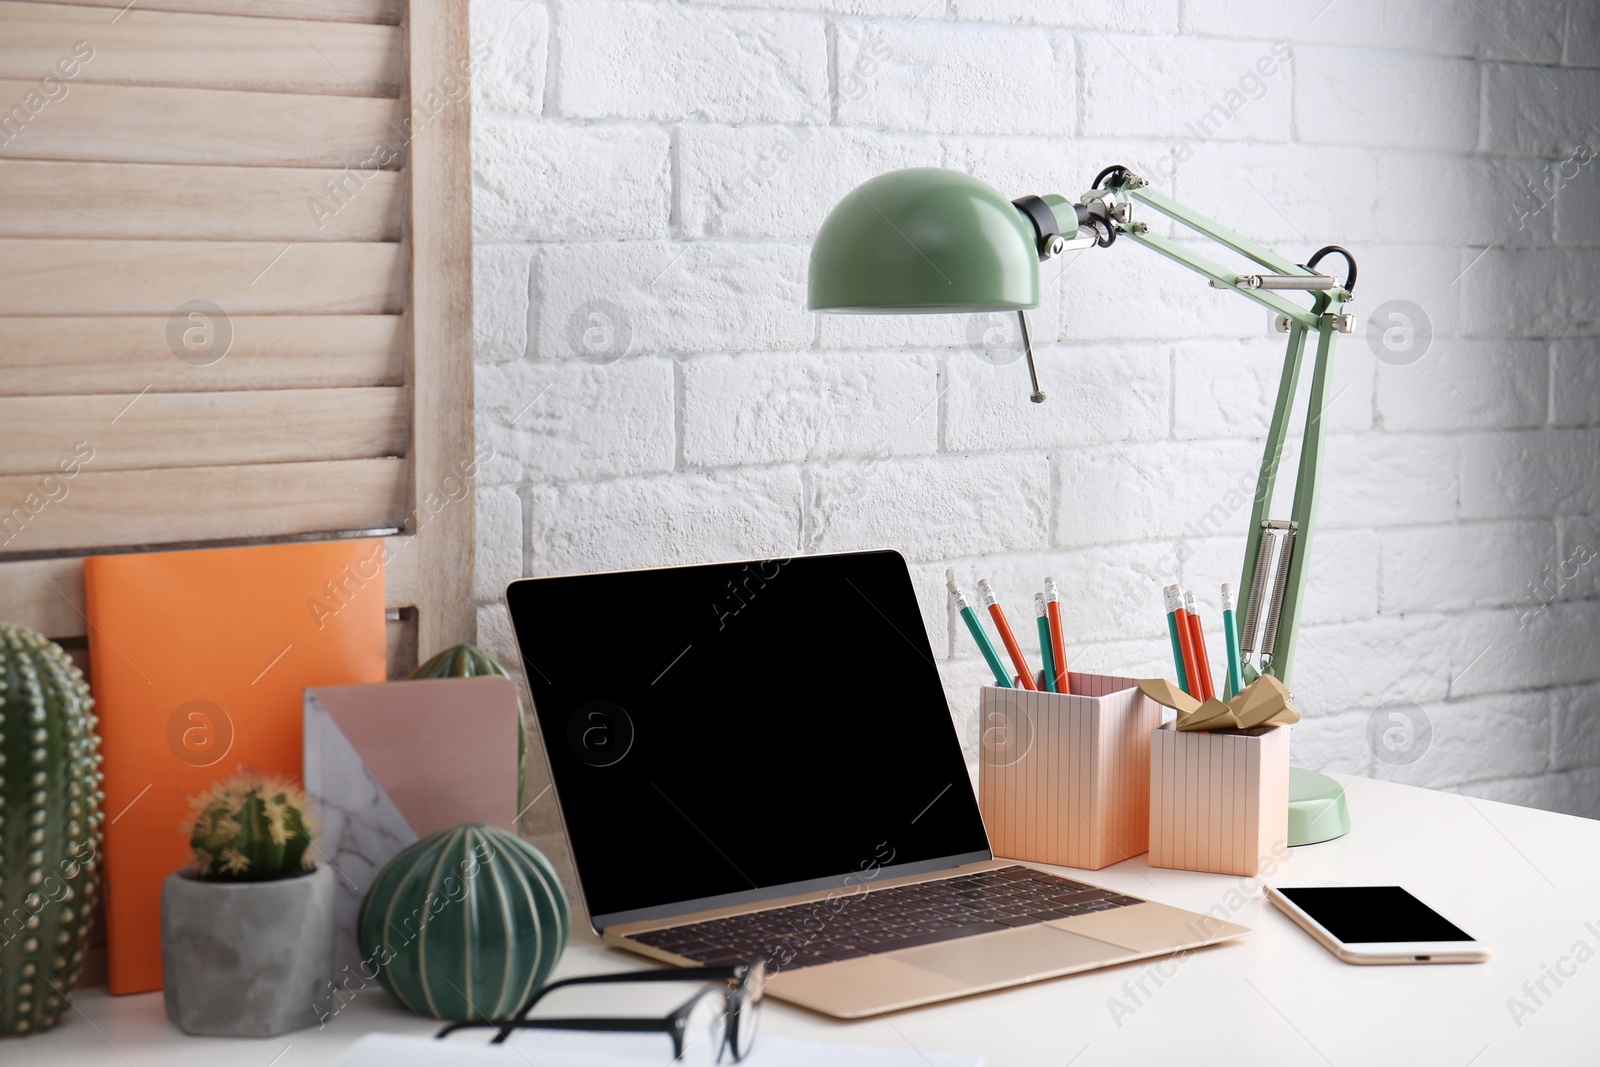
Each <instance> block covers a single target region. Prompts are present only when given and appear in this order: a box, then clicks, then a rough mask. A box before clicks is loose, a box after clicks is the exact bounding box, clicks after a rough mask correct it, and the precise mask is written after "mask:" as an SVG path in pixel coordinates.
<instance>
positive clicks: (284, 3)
mask: <svg viewBox="0 0 1600 1067" xmlns="http://www.w3.org/2000/svg"><path fill="white" fill-rule="evenodd" d="M61 3H64V4H79V5H83V6H85V7H97V8H107V7H110V8H119V9H120V8H124V7H127V6H128V4H127V0H61ZM139 6H140V7H142V8H145V9H147V10H150V11H199V12H209V13H213V14H221V15H253V16H256V17H259V18H286V19H295V20H301V19H305V20H311V21H315V20H325V21H329V22H371V23H383V24H386V25H394V24H396V23H398V22H399V21H400V13H401V11H402V10H404V3H403V0H270V2H268V0H139Z"/></svg>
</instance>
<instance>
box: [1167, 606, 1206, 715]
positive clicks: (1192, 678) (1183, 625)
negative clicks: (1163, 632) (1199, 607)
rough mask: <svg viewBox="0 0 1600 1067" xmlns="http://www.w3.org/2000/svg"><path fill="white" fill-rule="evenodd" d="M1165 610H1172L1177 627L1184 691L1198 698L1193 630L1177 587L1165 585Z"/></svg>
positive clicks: (1200, 697)
mask: <svg viewBox="0 0 1600 1067" xmlns="http://www.w3.org/2000/svg"><path fill="white" fill-rule="evenodd" d="M1167 610H1168V611H1170V612H1172V619H1173V621H1174V622H1175V623H1176V624H1177V628H1178V651H1179V652H1180V653H1181V654H1182V655H1183V678H1184V681H1185V682H1187V683H1188V685H1187V686H1185V691H1186V692H1187V693H1188V694H1189V695H1190V696H1192V697H1195V698H1197V699H1200V700H1204V699H1205V698H1204V697H1202V696H1200V692H1201V688H1200V681H1199V679H1200V675H1199V672H1198V670H1197V669H1196V667H1195V662H1194V631H1193V630H1192V629H1190V628H1189V613H1188V612H1187V611H1185V610H1184V607H1183V594H1182V593H1181V592H1179V591H1178V587H1177V586H1175V585H1173V586H1168V587H1167Z"/></svg>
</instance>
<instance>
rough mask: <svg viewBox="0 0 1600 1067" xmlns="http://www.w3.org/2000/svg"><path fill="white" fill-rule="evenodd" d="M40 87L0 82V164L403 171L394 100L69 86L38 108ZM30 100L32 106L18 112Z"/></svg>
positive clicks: (397, 117) (205, 90) (40, 98)
mask: <svg viewBox="0 0 1600 1067" xmlns="http://www.w3.org/2000/svg"><path fill="white" fill-rule="evenodd" d="M38 88H39V87H38V82H37V81H32V80H30V81H18V80H15V79H0V100H3V101H7V102H9V103H15V104H16V106H15V107H14V108H13V109H12V110H11V111H9V112H5V113H3V114H0V128H3V130H4V135H3V136H0V157H5V158H11V159H83V160H100V161H104V162H134V163H241V164H252V165H260V166H284V167H358V168H361V169H364V170H370V169H374V168H376V169H383V170H397V169H399V165H400V163H399V152H400V149H401V148H402V139H401V135H400V134H399V133H398V132H397V130H396V127H395V126H391V123H394V124H397V125H398V123H399V122H400V119H401V116H402V114H403V112H402V111H401V109H400V105H399V102H398V101H395V100H382V99H377V98H372V97H355V96H332V97H330V96H309V95H304V94H299V93H250V92H240V91H236V90H232V89H156V88H147V87H144V86H133V85H73V86H72V88H71V91H70V92H68V93H67V94H66V95H65V96H61V97H60V98H58V99H56V100H54V101H48V100H46V101H43V103H38V101H39V100H42V99H43V98H42V97H40V96H39V93H38ZM29 94H33V96H32V98H30V96H29ZM30 99H33V100H35V104H34V105H33V106H31V107H29V106H24V102H26V101H28V100H30ZM446 110H447V111H448V110H451V109H448V108H447V109H446ZM454 110H460V111H465V110H466V109H465V108H464V107H458V108H455V109H454ZM434 121H435V122H437V121H438V119H437V118H436V119H435V120H434Z"/></svg>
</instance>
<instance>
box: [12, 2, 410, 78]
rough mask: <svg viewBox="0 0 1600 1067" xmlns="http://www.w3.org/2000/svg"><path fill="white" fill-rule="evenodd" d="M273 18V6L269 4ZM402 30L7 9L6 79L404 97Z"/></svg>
mask: <svg viewBox="0 0 1600 1067" xmlns="http://www.w3.org/2000/svg"><path fill="white" fill-rule="evenodd" d="M263 6H264V7H266V10H268V11H270V10H271V7H270V6H268V5H263ZM400 41H401V38H400V29H399V28H398V27H395V26H362V25H356V24H352V23H338V22H313V23H307V24H305V25H300V24H298V23H294V22H290V21H289V20H288V19H282V18H278V19H260V18H241V17H238V16H234V15H194V14H174V13H172V12H166V11H149V10H144V9H143V8H142V7H129V8H128V9H127V10H126V11H124V12H123V13H122V14H121V15H120V16H118V17H117V18H116V21H114V22H113V21H111V20H110V19H109V18H107V15H106V12H104V11H97V10H95V9H93V8H85V7H79V6H73V5H70V4H65V5H64V4H49V3H34V2H26V3H22V2H18V0H0V78H16V79H20V80H24V81H26V80H30V79H36V78H40V77H42V76H44V75H45V74H46V73H49V72H54V73H55V74H56V75H57V77H60V78H61V79H63V80H64V81H70V82H71V84H72V85H73V86H74V87H76V86H78V85H88V84H111V85H173V86H192V87H200V88H211V89H254V90H259V91H263V92H290V93H334V94H340V95H344V94H350V95H360V96H390V97H392V96H396V95H398V94H399V91H400V53H401V48H400Z"/></svg>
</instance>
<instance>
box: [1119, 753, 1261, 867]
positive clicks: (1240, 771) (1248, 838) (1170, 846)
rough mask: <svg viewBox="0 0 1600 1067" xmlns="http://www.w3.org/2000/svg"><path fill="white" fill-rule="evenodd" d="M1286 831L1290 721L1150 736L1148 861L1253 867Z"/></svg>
mask: <svg viewBox="0 0 1600 1067" xmlns="http://www.w3.org/2000/svg"><path fill="white" fill-rule="evenodd" d="M1288 839H1289V727H1287V726H1257V727H1255V728H1254V729H1251V730H1193V731H1180V730H1176V729H1173V725H1172V723H1167V724H1166V725H1164V726H1162V727H1161V728H1160V729H1158V730H1156V731H1155V732H1154V733H1153V734H1152V735H1151V738H1150V866H1152V867H1175V868H1178V869H1180V870H1185V871H1209V872H1211V873H1214V874H1239V875H1255V874H1259V873H1260V872H1261V869H1262V867H1263V866H1265V865H1267V864H1268V863H1270V862H1271V860H1272V858H1273V856H1274V855H1281V854H1282V851H1283V849H1284V848H1285V847H1286V846H1287V844H1288Z"/></svg>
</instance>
